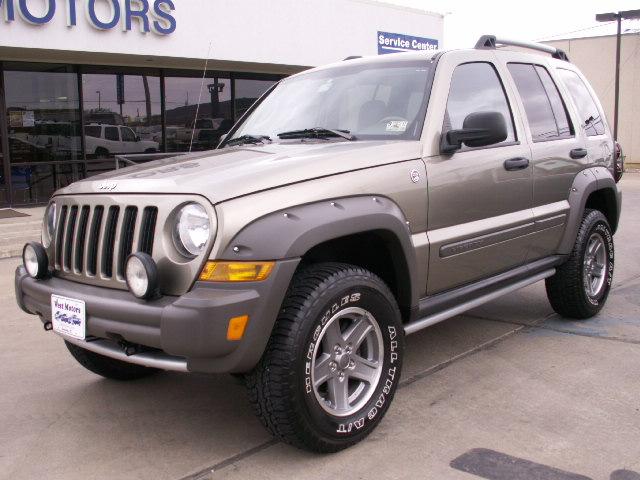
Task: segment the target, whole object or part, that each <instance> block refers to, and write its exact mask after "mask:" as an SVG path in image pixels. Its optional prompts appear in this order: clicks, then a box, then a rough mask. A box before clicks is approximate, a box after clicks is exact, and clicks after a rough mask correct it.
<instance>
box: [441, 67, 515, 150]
mask: <svg viewBox="0 0 640 480" xmlns="http://www.w3.org/2000/svg"><path fill="white" fill-rule="evenodd" d="M476 112H499V113H501V114H502V115H503V116H504V120H505V122H506V124H507V133H508V134H507V139H506V140H505V141H504V142H502V143H505V142H513V141H515V140H516V136H515V133H514V127H513V117H512V116H511V110H510V109H509V103H508V102H507V97H506V95H505V93H504V89H503V87H502V83H501V82H500V78H499V77H498V73H497V72H496V70H495V68H493V66H492V65H491V64H489V63H484V62H482V63H466V64H463V65H459V66H458V67H456V69H455V70H454V72H453V77H452V78H451V88H450V89H449V98H448V100H447V111H446V113H445V119H444V125H443V126H442V129H443V131H444V132H447V131H449V130H457V129H460V128H462V124H463V122H464V119H465V118H466V117H467V115H469V114H471V113H476Z"/></svg>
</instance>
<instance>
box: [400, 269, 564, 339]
mask: <svg viewBox="0 0 640 480" xmlns="http://www.w3.org/2000/svg"><path fill="white" fill-rule="evenodd" d="M555 273H556V269H555V268H551V269H549V270H545V271H543V272H541V273H538V274H536V275H534V276H533V277H529V278H525V279H523V280H520V281H519V282H516V283H514V284H512V285H507V286H504V287H502V288H499V289H498V290H494V291H492V292H489V293H486V294H484V295H481V296H479V297H477V298H474V299H473V300H469V301H467V302H463V303H461V304H458V305H456V306H454V307H451V308H448V309H446V310H443V311H442V312H438V313H434V314H432V315H428V316H426V317H424V318H421V319H419V320H416V321H414V322H411V323H408V324H406V325H405V327H404V333H405V335H411V334H412V333H416V332H417V331H420V330H422V329H423V328H427V327H430V326H431V325H435V324H436V323H440V322H442V321H444V320H447V319H449V318H451V317H455V316H456V315H460V314H461V313H463V312H466V311H467V310H471V309H472V308H475V307H478V306H480V305H482V304H484V303H487V302H490V301H491V300H495V299H496V298H499V297H501V296H503V295H506V294H507V293H510V292H513V291H515V290H519V289H521V288H524V287H527V286H529V285H531V284H533V283H536V282H539V281H540V280H544V279H545V278H549V277H551V276H553V275H554V274H555Z"/></svg>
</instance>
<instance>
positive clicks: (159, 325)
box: [15, 259, 300, 373]
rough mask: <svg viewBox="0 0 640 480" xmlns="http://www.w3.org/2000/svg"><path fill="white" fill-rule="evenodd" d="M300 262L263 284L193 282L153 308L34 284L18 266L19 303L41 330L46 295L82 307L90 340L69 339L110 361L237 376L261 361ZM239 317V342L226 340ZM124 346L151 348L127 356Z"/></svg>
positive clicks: (81, 287)
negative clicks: (242, 327)
mask: <svg viewBox="0 0 640 480" xmlns="http://www.w3.org/2000/svg"><path fill="white" fill-rule="evenodd" d="M299 261H300V260H299V259H292V260H283V261H279V262H277V263H276V265H275V267H274V270H273V272H272V273H271V275H270V276H269V278H268V279H267V280H265V281H262V282H251V283H242V284H231V283H228V284H227V283H225V284H223V283H220V284H214V283H205V282H196V284H195V286H194V288H193V289H192V290H191V291H190V292H188V293H186V294H184V295H182V296H179V297H177V296H163V297H161V298H159V299H157V300H151V301H145V300H140V299H138V298H136V297H134V296H133V295H132V294H131V293H130V292H128V291H122V290H114V289H109V288H104V287H96V286H92V285H85V284H80V283H75V282H71V281H69V280H64V279H61V278H57V277H51V278H48V279H45V280H35V279H33V278H31V277H30V276H29V275H28V274H27V273H26V271H25V269H24V267H22V266H20V267H18V268H17V269H16V273H15V288H16V300H17V302H18V305H19V306H20V307H21V308H22V309H23V310H24V311H25V312H27V313H30V314H35V315H39V316H40V319H41V321H42V322H43V323H47V322H49V321H51V294H57V295H62V296H65V297H70V298H76V299H79V300H84V302H85V305H86V321H87V340H86V341H77V340H71V339H67V340H70V341H72V342H73V343H75V344H77V345H80V346H82V347H84V348H87V349H89V350H92V351H95V352H97V353H101V354H103V355H106V356H109V357H112V358H117V359H120V360H123V361H128V362H130V363H137V364H140V365H147V366H156V367H158V368H165V369H168V370H184V371H190V372H204V373H214V372H215V373H218V372H233V373H241V372H246V371H248V370H250V369H251V368H253V367H254V366H255V365H256V364H257V363H258V360H259V359H260V357H261V356H262V353H263V352H264V348H265V346H266V344H267V341H268V339H269V336H270V335H271V330H272V328H273V325H274V323H275V320H276V317H277V315H278V311H279V310H280V306H281V304H282V300H283V298H284V295H285V293H286V290H287V288H288V286H289V283H290V281H291V278H292V277H293V273H294V272H295V269H296V267H297V266H298V263H299ZM241 315H249V323H248V325H247V328H246V331H245V334H244V336H243V338H242V340H240V341H229V340H227V338H226V337H227V327H228V322H229V319H231V318H233V317H237V316H241ZM122 342H125V343H127V344H134V345H139V346H141V347H148V348H146V349H144V348H143V349H142V351H141V353H136V354H134V355H129V356H127V355H126V354H125V353H124V350H123V349H121V348H120V347H119V346H118V344H119V343H122Z"/></svg>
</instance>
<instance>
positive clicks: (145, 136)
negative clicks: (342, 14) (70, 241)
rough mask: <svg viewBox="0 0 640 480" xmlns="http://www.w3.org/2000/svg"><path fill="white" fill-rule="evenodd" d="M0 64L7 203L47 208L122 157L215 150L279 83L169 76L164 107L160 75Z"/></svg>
mask: <svg viewBox="0 0 640 480" xmlns="http://www.w3.org/2000/svg"><path fill="white" fill-rule="evenodd" d="M2 67H3V69H0V80H2V82H3V83H4V91H5V98H4V105H5V109H4V112H0V117H1V118H0V125H3V126H2V128H0V160H2V166H3V168H2V169H0V205H2V204H6V203H9V204H14V205H24V204H43V203H45V202H47V200H48V199H49V197H50V196H51V194H52V193H53V192H54V191H55V190H57V189H59V188H62V187H64V186H66V185H68V184H70V183H72V182H74V181H77V180H80V179H83V178H86V177H90V176H92V175H96V174H98V173H103V172H107V171H109V170H112V169H114V168H115V167H116V162H115V159H114V157H115V156H116V155H127V154H140V153H156V152H165V151H166V152H185V151H189V150H192V151H204V150H211V149H214V148H216V146H217V145H218V144H219V142H220V139H221V137H222V135H224V134H226V133H228V132H229V130H230V129H231V127H232V126H233V124H234V122H235V121H237V120H238V119H239V118H240V117H241V116H242V115H243V114H244V113H245V112H246V111H247V109H248V108H249V107H250V106H251V105H252V104H253V103H254V102H255V101H256V100H257V99H258V98H259V97H260V96H261V95H262V94H263V93H264V92H265V91H266V90H268V89H269V88H270V87H271V86H272V85H273V84H274V83H275V81H276V80H274V79H275V78H277V77H276V76H262V77H254V78H251V75H250V74H246V73H241V74H237V75H238V76H237V77H235V76H234V75H233V74H230V73H222V72H215V71H211V72H208V73H207V76H206V78H205V79H204V83H203V81H202V77H201V76H200V74H201V73H200V72H197V71H186V70H181V71H179V70H174V71H168V72H166V73H165V77H164V94H165V98H164V102H163V99H162V91H163V89H162V88H161V84H162V79H161V76H160V75H161V72H160V70H154V69H142V68H140V69H135V68H129V67H122V68H119V67H103V66H82V67H80V66H74V65H53V64H43V63H27V62H5V63H4V64H3V65H2ZM266 78H270V79H268V80H267V79H266ZM271 78H272V79H271ZM2 82H0V83H2ZM81 95H82V98H80V96H81ZM198 100H200V101H198ZM0 104H1V102H0ZM163 104H164V108H165V111H164V118H165V131H164V132H163V126H162V119H163V111H162V108H163ZM0 108H1V107H0ZM3 134H6V136H5V138H4V142H3V138H2V135H3ZM165 137H166V138H165ZM83 144H84V150H83ZM7 161H9V162H10V165H5V163H6V162H7ZM120 166H122V164H120ZM5 172H6V175H7V176H10V177H9V178H6V176H5ZM9 186H11V187H12V189H11V192H12V194H11V196H10V195H9V191H10V189H9Z"/></svg>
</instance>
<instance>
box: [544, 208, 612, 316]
mask: <svg viewBox="0 0 640 480" xmlns="http://www.w3.org/2000/svg"><path fill="white" fill-rule="evenodd" d="M594 233H597V234H599V235H600V236H601V237H602V239H603V240H604V248H605V252H606V255H605V258H606V265H605V271H604V275H605V280H604V284H603V285H602V287H601V288H600V289H599V291H598V293H597V295H596V296H593V297H592V296H590V295H588V293H587V287H586V285H585V274H584V269H583V265H584V261H585V254H586V250H587V245H588V242H589V239H590V238H591V237H592V235H593V234H594ZM614 259H615V256H614V248H613V234H612V233H611V227H610V226H609V222H608V221H607V219H606V217H605V216H604V215H603V214H602V212H600V211H599V210H586V211H585V213H584V216H583V218H582V223H581V224H580V229H579V230H578V235H577V237H576V242H575V244H574V246H573V250H572V252H571V254H570V255H569V259H568V260H567V261H566V262H565V263H563V264H562V265H561V266H559V267H558V268H557V271H556V274H555V275H553V276H552V277H549V278H547V280H546V288H547V297H548V298H549V302H550V303H551V306H552V307H553V309H554V310H555V311H556V312H557V313H558V314H560V315H562V316H563V317H568V318H573V319H578V320H582V319H586V318H590V317H593V316H594V315H596V314H597V313H598V312H599V311H600V310H601V309H602V307H603V306H604V304H605V302H606V301H607V297H608V296H609V291H610V290H611V282H612V280H613V267H614Z"/></svg>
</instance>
